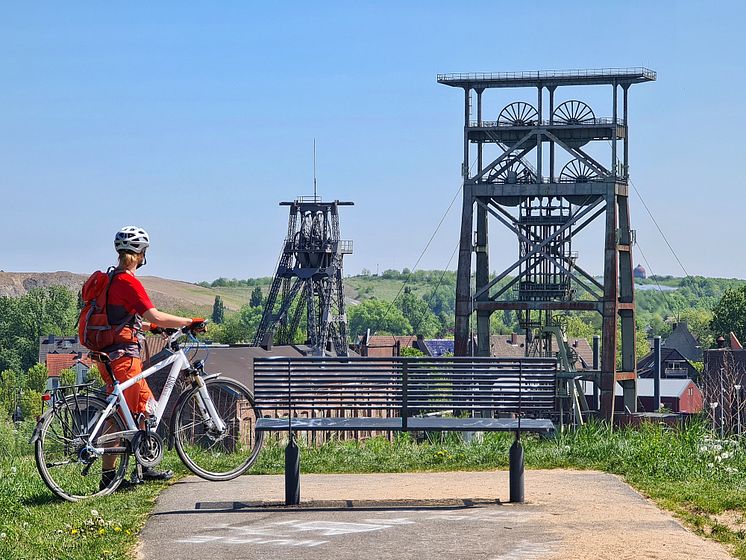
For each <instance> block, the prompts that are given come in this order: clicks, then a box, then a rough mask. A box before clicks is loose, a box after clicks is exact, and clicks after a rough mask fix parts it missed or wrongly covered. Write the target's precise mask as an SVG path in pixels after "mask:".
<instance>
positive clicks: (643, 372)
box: [637, 345, 699, 379]
mask: <svg viewBox="0 0 746 560" xmlns="http://www.w3.org/2000/svg"><path fill="white" fill-rule="evenodd" d="M654 367H655V355H654V353H653V352H650V353H648V354H647V355H645V356H644V357H642V358H640V361H639V362H637V375H638V376H639V377H640V378H650V377H653V374H654V371H653V368H654ZM698 375H699V372H698V371H697V369H696V368H695V367H694V366H693V365H692V363H691V362H690V361H689V360H687V359H686V358H685V357H684V356H682V355H681V352H679V351H678V350H677V349H676V348H667V347H665V346H663V345H661V379H696V378H697V376H698Z"/></svg>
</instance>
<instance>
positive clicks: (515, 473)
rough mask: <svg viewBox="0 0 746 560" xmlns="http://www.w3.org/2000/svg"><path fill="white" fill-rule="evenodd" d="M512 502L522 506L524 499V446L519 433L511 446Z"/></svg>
mask: <svg viewBox="0 0 746 560" xmlns="http://www.w3.org/2000/svg"><path fill="white" fill-rule="evenodd" d="M510 501H511V503H518V504H521V503H523V501H524V497H523V446H522V445H521V439H520V436H519V434H518V433H516V435H515V441H514V442H513V445H511V446H510Z"/></svg>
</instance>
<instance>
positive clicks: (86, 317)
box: [78, 270, 127, 352]
mask: <svg viewBox="0 0 746 560" xmlns="http://www.w3.org/2000/svg"><path fill="white" fill-rule="evenodd" d="M122 273H123V271H121V270H110V271H108V272H101V271H100V270H97V271H96V272H94V273H93V274H91V276H90V277H89V278H88V280H86V281H85V284H83V289H82V290H81V297H82V299H83V309H81V311H80V317H79V318H78V336H79V338H80V343H81V344H82V345H83V346H85V347H86V348H88V349H89V350H93V351H96V352H100V351H102V350H104V349H106V348H108V347H109V346H112V345H113V344H115V343H116V342H117V340H118V338H119V337H118V336H117V335H119V332H120V331H121V330H122V329H123V328H124V327H125V326H127V325H126V323H125V324H122V325H111V324H110V323H109V314H108V313H107V310H106V305H107V303H108V301H109V286H110V285H111V282H112V281H113V280H114V278H115V277H116V276H117V275H118V274H122Z"/></svg>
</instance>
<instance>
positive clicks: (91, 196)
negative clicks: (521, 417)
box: [0, 1, 746, 281]
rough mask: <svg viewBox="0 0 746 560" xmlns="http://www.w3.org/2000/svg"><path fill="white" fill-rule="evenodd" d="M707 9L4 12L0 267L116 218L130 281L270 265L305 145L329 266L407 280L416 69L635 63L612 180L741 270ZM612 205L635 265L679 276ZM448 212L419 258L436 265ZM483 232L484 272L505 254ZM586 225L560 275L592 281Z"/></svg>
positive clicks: (651, 233)
mask: <svg viewBox="0 0 746 560" xmlns="http://www.w3.org/2000/svg"><path fill="white" fill-rule="evenodd" d="M154 4H155V5H154ZM714 6H716V5H715V4H713V3H704V2H630V1H624V2H548V1H547V2H542V1H536V2H521V3H517V2H513V3H507V2H495V1H493V2H471V3H469V4H468V7H464V5H463V4H462V3H460V2H450V3H445V2H443V3H441V2H376V3H367V2H347V3H342V2H340V3H333V2H323V3H322V2H316V3H308V2H284V3H272V2H262V3H258V2H257V3H252V2H200V3H197V2H158V3H157V4H156V3H150V4H149V5H146V4H145V3H137V4H136V3H116V4H112V3H100V2H75V3H64V4H60V3H58V2H57V3H55V2H34V3H30V2H24V3H16V4H15V5H11V4H10V3H4V4H3V5H2V6H0V75H2V77H3V79H2V87H0V131H1V132H0V194H1V195H2V198H1V200H2V220H0V237H1V238H2V239H3V242H2V243H0V269H3V270H6V271H49V270H71V271H75V272H89V271H91V270H94V269H96V268H101V267H105V266H106V265H107V264H109V263H110V262H111V260H112V257H113V248H112V245H111V243H112V237H113V233H114V232H115V231H116V230H117V229H118V228H119V227H120V226H122V225H128V224H137V225H141V226H143V227H145V228H146V229H147V230H148V231H149V232H150V233H151V237H152V238H153V247H152V250H151V251H150V252H149V263H148V266H147V268H146V269H144V270H143V272H144V273H147V274H153V275H159V276H165V277H170V278H179V279H184V280H190V281H197V280H204V279H213V278H215V277H217V276H228V277H241V278H244V277H249V276H260V275H271V274H272V273H273V269H274V266H275V263H276V259H277V256H278V253H279V250H280V246H281V240H282V237H283V235H284V232H285V229H286V220H287V209H286V208H281V207H279V206H278V202H280V201H281V200H290V199H293V198H294V197H296V196H298V195H307V194H310V193H311V192H312V143H313V139H314V138H315V139H316V141H317V146H318V147H317V154H318V155H317V161H318V164H317V168H318V184H319V191H320V193H321V194H322V195H323V196H324V197H325V198H338V199H344V200H353V201H354V202H355V206H354V207H351V208H344V209H343V222H342V228H343V237H345V238H348V239H353V240H354V241H355V254H353V255H352V256H350V257H348V258H347V261H346V269H347V272H349V273H357V272H359V271H360V270H361V269H362V268H368V269H371V270H373V271H375V270H376V268H378V269H380V270H381V271H382V270H384V269H386V268H399V269H401V268H403V267H410V268H411V267H412V266H413V265H414V263H415V261H416V260H417V257H418V256H419V254H420V252H421V251H422V249H423V247H424V246H425V243H426V242H427V240H428V239H429V237H430V236H431V235H432V233H433V231H434V229H435V226H436V225H437V223H438V221H439V220H440V217H441V216H442V214H443V212H444V211H445V209H446V207H447V206H448V204H449V202H450V201H451V199H452V197H453V195H454V194H455V193H456V191H457V189H458V187H459V184H460V176H459V168H460V164H461V154H462V147H461V142H462V129H461V127H462V126H463V121H462V119H463V115H462V94H461V91H460V90H455V89H452V88H447V87H444V86H441V85H438V84H437V83H436V81H435V76H436V74H437V73H443V72H466V71H512V70H538V69H554V68H558V69H562V68H586V67H587V68H602V67H613V66H638V65H644V66H647V67H649V68H652V69H654V70H656V71H657V72H658V81H657V82H655V83H652V84H645V85H639V86H634V87H633V89H632V91H631V95H630V113H631V115H630V142H631V149H630V159H631V173H632V178H633V181H634V183H635V185H636V186H637V188H638V189H639V191H640V192H641V193H642V195H643V197H644V198H645V200H646V202H647V204H648V206H649V207H650V209H651V210H652V211H653V212H654V213H655V215H656V219H657V220H658V222H659V224H660V226H661V228H662V229H663V231H664V232H665V233H666V235H667V236H668V238H669V240H670V241H671V244H672V245H673V247H674V249H675V250H676V252H677V253H678V255H679V257H680V258H681V260H682V262H683V263H684V266H685V267H686V269H687V270H688V272H689V273H691V274H704V275H711V276H728V277H732V276H735V277H741V278H746V262H745V260H744V259H743V258H742V257H741V254H742V250H741V248H740V247H741V245H742V239H743V236H742V230H743V228H742V223H743V220H744V218H743V215H744V210H743V203H744V198H745V197H744V194H743V192H744V190H746V180H744V177H746V174H745V173H744V170H743V163H742V162H743V151H744V141H743V137H742V135H741V133H740V130H741V129H743V128H744V125H746V116H745V115H746V112H745V111H744V101H743V94H744V90H745V89H746V78H744V75H745V73H744V67H745V65H744V54H746V53H745V51H746V47H744V43H743V41H742V39H741V37H742V33H743V29H742V24H743V20H744V15H745V13H744V12H745V11H746V10H745V9H744V8H743V7H742V4H741V3H737V2H719V3H717V7H716V8H715V7H714ZM590 95H591V97H592V99H593V100H595V99H599V100H605V99H608V98H609V94H608V92H602V93H598V92H595V93H592V94H590ZM507 101H510V100H509V99H508V100H507ZM494 103H495V104H494V105H493V106H490V107H489V108H486V115H485V118H488V117H489V116H490V115H491V114H493V113H494V116H496V115H497V113H498V112H499V110H500V109H501V107H502V105H504V104H506V103H503V102H502V100H501V99H495V101H494ZM607 113H609V114H610V111H605V110H602V109H599V110H597V114H599V115H602V116H605V115H606V114H607ZM494 116H493V118H494ZM631 202H632V212H633V214H632V219H633V227H634V228H635V229H636V230H637V238H638V241H639V243H640V247H641V248H642V249H643V250H644V253H645V256H646V257H647V260H648V262H649V264H650V266H651V268H652V269H653V271H654V272H655V273H658V274H676V275H681V274H682V271H681V269H680V267H679V266H678V264H677V263H676V261H675V260H674V258H673V256H672V255H671V253H670V252H669V250H668V248H667V247H666V246H665V244H664V242H663V240H662V239H661V237H660V235H659V234H658V232H657V230H656V229H655V226H654V225H653V224H652V222H651V220H650V218H649V217H648V215H647V213H645V211H644V209H643V208H642V206H641V205H640V203H639V199H637V197H636V195H634V194H633V195H632V197H631ZM459 213H460V208H459V204H456V205H455V206H454V208H453V209H452V210H451V212H450V213H449V215H448V216H447V218H446V220H445V222H444V224H443V226H442V227H441V229H440V231H439V232H438V235H437V236H436V238H435V241H434V243H433V245H432V246H431V248H430V250H429V251H428V252H427V253H426V254H425V256H424V258H423V259H422V262H421V264H420V267H425V268H442V267H444V266H445V265H446V263H447V262H448V260H449V257H450V256H451V252H452V250H453V248H454V247H455V245H456V243H457V239H458V227H459V224H458V221H459ZM492 229H493V231H495V237H493V239H491V254H492V259H493V260H492V262H493V265H492V266H491V268H493V269H495V270H500V265H501V264H508V262H509V261H511V260H514V259H515V256H516V254H517V243H515V242H514V241H513V240H512V238H510V237H509V236H506V235H503V237H500V235H501V234H500V233H499V231H498V230H499V228H498V227H497V224H495V225H494V226H492ZM584 233H586V235H587V236H588V237H587V239H585V240H583V241H579V243H578V244H577V245H576V247H574V248H575V249H577V250H579V251H580V252H581V255H580V260H579V261H578V262H579V263H582V264H584V265H585V268H586V269H587V270H589V271H591V272H593V273H601V271H602V253H601V252H600V251H599V250H598V249H597V248H596V245H595V243H596V242H597V241H598V239H597V237H598V232H594V231H591V228H589V229H588V230H587V231H586V232H584ZM635 261H636V262H642V261H641V259H640V258H639V253H638V255H636V258H635ZM643 264H644V263H643ZM454 267H455V260H454V261H453V262H451V268H454Z"/></svg>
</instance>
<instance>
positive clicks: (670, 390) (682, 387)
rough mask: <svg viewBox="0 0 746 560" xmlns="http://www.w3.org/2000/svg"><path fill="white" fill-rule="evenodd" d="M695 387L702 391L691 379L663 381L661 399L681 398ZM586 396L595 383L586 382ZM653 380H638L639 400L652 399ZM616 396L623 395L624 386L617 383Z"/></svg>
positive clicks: (591, 390) (589, 393) (590, 393)
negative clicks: (643, 398)
mask: <svg viewBox="0 0 746 560" xmlns="http://www.w3.org/2000/svg"><path fill="white" fill-rule="evenodd" d="M690 385H691V386H693V387H694V388H695V390H696V391H698V392H699V391H700V389H699V387H697V385H696V384H695V383H694V381H692V380H691V379H661V397H667V398H679V397H681V396H682V395H683V394H684V393H685V392H686V391H687V389H688V388H689V386H690ZM583 387H584V391H585V394H586V395H592V394H593V383H591V382H586V383H584V384H583ZM653 389H654V387H653V379H639V378H638V380H637V398H640V397H652V396H653ZM614 394H615V395H617V396H619V395H622V394H623V391H622V386H621V385H620V384H619V383H617V384H616V387H615V389H614Z"/></svg>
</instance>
